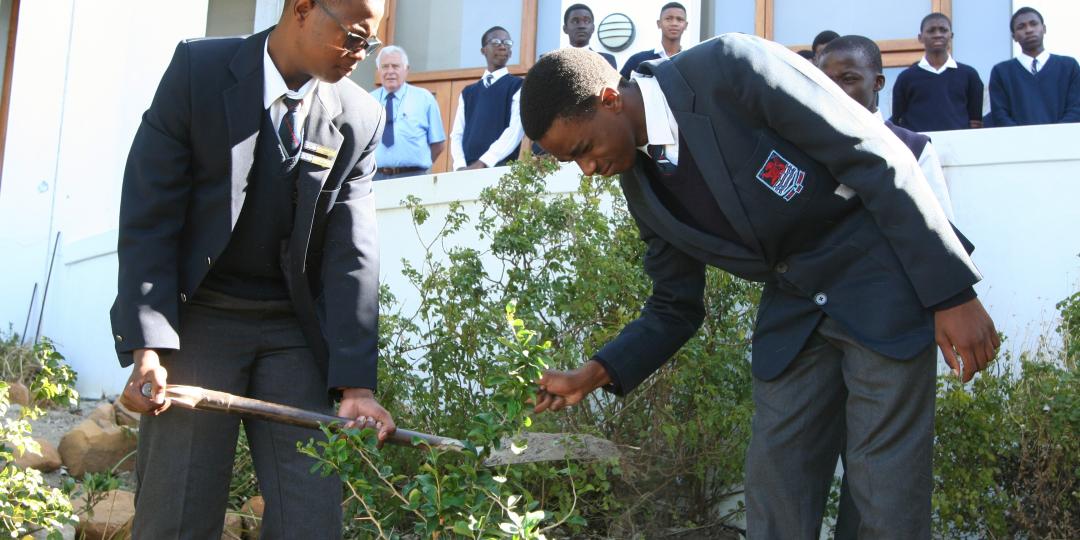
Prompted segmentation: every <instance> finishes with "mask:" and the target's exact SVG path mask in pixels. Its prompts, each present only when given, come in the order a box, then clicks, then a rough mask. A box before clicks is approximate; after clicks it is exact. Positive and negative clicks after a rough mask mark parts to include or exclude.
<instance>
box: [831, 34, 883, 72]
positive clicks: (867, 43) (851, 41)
mask: <svg viewBox="0 0 1080 540" xmlns="http://www.w3.org/2000/svg"><path fill="white" fill-rule="evenodd" d="M834 52H850V53H855V54H859V55H862V56H863V58H866V60H867V61H868V62H869V63H870V67H871V68H872V69H873V70H874V72H875V73H881V72H882V67H883V66H882V64H881V49H880V48H879V47H878V45H877V43H874V40H872V39H870V38H868V37H866V36H856V35H851V36H841V37H838V38H836V39H834V40H832V41H830V42H829V44H828V45H826V46H825V48H824V49H822V50H821V57H822V58H824V57H825V56H826V55H828V54H831V53H834Z"/></svg>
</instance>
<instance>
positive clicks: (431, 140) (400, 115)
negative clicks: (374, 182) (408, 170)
mask: <svg viewBox="0 0 1080 540" xmlns="http://www.w3.org/2000/svg"><path fill="white" fill-rule="evenodd" d="M371 95H372V96H373V97H374V98H375V99H377V100H379V103H380V104H381V105H382V106H383V109H384V110H385V109H386V95H387V91H386V89H385V88H382V87H379V88H376V89H375V90H372V91H371ZM389 120H390V119H389V118H387V121H388V123H387V128H388V129H389ZM445 140H446V133H445V132H444V131H443V123H442V116H440V115H439V105H438V103H436V102H435V96H433V95H431V92H428V91H427V90H426V89H424V88H420V87H419V86H413V85H411V84H409V83H404V84H402V85H401V88H398V90H397V92H394V145H393V146H390V147H386V146H384V145H383V144H382V141H379V147H378V148H376V149H375V163H376V164H377V165H378V166H379V167H421V168H424V169H430V168H431V146H430V145H432V144H435V143H439V142H443V141H445Z"/></svg>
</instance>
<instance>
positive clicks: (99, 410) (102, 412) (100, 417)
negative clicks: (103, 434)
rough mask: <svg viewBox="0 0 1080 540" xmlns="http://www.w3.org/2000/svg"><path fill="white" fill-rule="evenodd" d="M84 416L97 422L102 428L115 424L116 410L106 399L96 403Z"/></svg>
mask: <svg viewBox="0 0 1080 540" xmlns="http://www.w3.org/2000/svg"><path fill="white" fill-rule="evenodd" d="M86 417H87V418H88V419H90V420H93V421H95V422H97V424H98V425H99V426H101V427H103V428H107V427H109V426H113V425H116V412H115V411H114V410H113V406H112V403H109V402H108V401H106V402H104V403H102V404H101V405H98V406H97V407H96V408H95V409H94V410H92V411H90V414H89V415H87V416H86Z"/></svg>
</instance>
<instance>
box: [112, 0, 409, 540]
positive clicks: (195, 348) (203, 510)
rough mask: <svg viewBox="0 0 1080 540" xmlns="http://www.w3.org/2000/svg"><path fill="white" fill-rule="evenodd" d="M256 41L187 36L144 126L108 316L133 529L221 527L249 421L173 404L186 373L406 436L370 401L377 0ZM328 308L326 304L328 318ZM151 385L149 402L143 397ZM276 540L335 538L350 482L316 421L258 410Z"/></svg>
mask: <svg viewBox="0 0 1080 540" xmlns="http://www.w3.org/2000/svg"><path fill="white" fill-rule="evenodd" d="M285 4H286V7H285V9H284V11H283V13H282V15H281V19H280V21H279V22H278V24H277V26H275V27H273V28H271V29H268V30H266V31H263V32H260V33H258V34H255V35H253V36H250V37H248V38H224V39H199V40H192V41H185V42H182V43H180V44H179V45H178V46H177V48H176V52H175V53H174V56H173V59H172V62H171V63H170V64H169V66H168V68H167V69H166V71H165V74H164V76H163V77H162V79H161V82H160V84H159V86H158V89H157V93H156V95H155V96H154V99H153V102H152V103H151V104H150V108H149V109H148V110H147V111H146V113H145V114H144V115H143V118H142V124H141V125H140V127H139V130H138V132H137V133H136V135H135V139H134V141H133V142H132V145H131V151H130V154H129V156H128V162H127V168H126V170H125V173H124V183H123V189H122V191H121V203H120V229H119V241H118V257H119V276H118V287H117V297H116V301H115V303H114V304H113V308H112V311H111V319H112V328H113V338H114V340H115V344H116V351H117V353H118V355H119V358H120V364H121V366H125V367H126V366H130V365H133V367H132V372H131V376H130V378H129V380H128V383H127V385H126V387H125V388H124V392H123V394H122V396H121V398H120V399H121V402H122V403H123V404H124V405H126V406H127V407H129V408H131V409H133V410H135V411H137V412H140V413H142V419H141V421H140V427H139V447H138V456H137V459H136V463H137V465H136V471H137V476H138V480H139V483H138V490H137V492H136V507H135V519H134V525H133V529H132V537H133V538H178V537H181V536H182V537H185V538H217V537H220V536H221V532H222V525H223V522H224V516H225V508H226V504H227V502H228V496H229V480H230V475H231V471H232V466H233V455H234V452H235V448H236V440H237V434H238V430H239V428H240V424H241V421H240V420H239V419H238V418H236V417H234V416H227V415H219V414H208V413H205V412H195V411H190V410H185V409H181V408H179V407H177V408H170V407H169V405H170V402H169V400H168V399H167V398H166V395H165V385H166V383H168V384H187V385H196V386H202V387H207V388H212V389H215V390H223V391H226V392H230V393H234V394H240V395H244V396H249V397H253V398H257V399H263V400H267V401H272V402H277V403H282V404H285V405H291V406H294V407H300V408H303V409H308V410H314V411H319V412H323V413H330V412H333V410H332V402H333V401H334V400H336V399H339V400H340V404H339V405H338V407H337V411H336V412H337V414H338V415H340V416H344V417H347V418H351V419H354V423H363V424H369V425H371V426H374V427H376V428H377V430H378V433H379V437H380V439H385V438H386V436H388V435H389V434H390V433H392V432H393V430H394V421H393V419H392V418H391V415H390V414H389V413H388V412H387V411H386V410H385V409H384V408H383V407H382V406H380V405H379V403H378V402H377V401H376V400H375V398H374V397H373V393H374V391H375V386H376V371H377V370H376V353H377V325H378V304H377V297H378V288H379V283H378V271H379V258H378V239H377V237H376V233H375V206H374V199H373V197H372V192H371V190H372V176H373V175H374V174H375V149H376V146H377V145H378V142H379V140H380V136H381V133H382V129H383V108H382V107H380V106H379V103H378V102H377V101H375V99H373V98H372V97H371V96H370V95H369V94H368V93H367V92H365V91H364V90H362V89H360V88H359V87H358V86H356V85H355V84H354V83H353V82H352V81H350V80H348V79H347V78H346V77H347V75H348V74H349V73H351V72H352V71H353V69H354V68H355V67H356V65H357V63H358V62H360V61H362V60H364V59H365V58H366V57H367V56H370V55H371V54H372V52H373V51H374V50H375V49H376V48H377V47H378V41H377V40H376V39H375V37H374V36H375V34H376V31H377V30H378V26H379V23H380V21H381V19H382V16H383V3H382V2H381V1H380V0H318V1H316V0H289V1H287V2H285ZM317 314H318V315H317ZM144 395H149V396H150V397H144ZM243 425H244V429H245V431H246V433H247V436H248V440H249V441H250V444H251V451H252V456H253V458H254V464H255V470H256V474H257V475H258V479H259V488H260V492H261V493H262V495H263V497H264V498H265V501H266V510H265V513H264V515H263V521H262V534H263V535H264V537H266V538H316V537H317V538H339V537H340V536H341V520H342V516H341V493H342V492H341V484H340V481H339V479H338V478H337V477H336V476H334V475H331V476H327V477H322V476H321V475H318V474H311V473H309V470H310V468H311V466H312V464H313V461H312V460H311V459H309V458H307V457H304V456H302V455H300V454H299V453H297V452H296V444H297V443H298V442H300V441H307V440H308V439H309V438H310V437H311V436H312V433H311V432H310V431H305V430H303V429H300V428H294V427H291V426H284V425H280V424H271V423H268V422H261V421H248V420H244V421H243Z"/></svg>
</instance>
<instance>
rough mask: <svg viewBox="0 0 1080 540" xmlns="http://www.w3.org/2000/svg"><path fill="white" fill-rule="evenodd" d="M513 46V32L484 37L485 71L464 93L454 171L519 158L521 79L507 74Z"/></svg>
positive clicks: (454, 139) (454, 132) (453, 136)
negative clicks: (511, 33) (511, 37)
mask: <svg viewBox="0 0 1080 540" xmlns="http://www.w3.org/2000/svg"><path fill="white" fill-rule="evenodd" d="M513 46H514V42H513V40H511V39H510V33H509V32H508V31H507V30H506V29H505V28H503V27H501V26H493V27H491V28H489V29H488V30H487V31H486V32H484V35H483V36H482V37H481V38H480V54H483V55H484V59H485V60H487V69H486V70H485V71H484V75H483V76H482V77H480V80H479V81H477V82H475V83H473V84H470V85H469V86H466V87H465V88H464V89H463V90H462V91H461V95H460V96H458V106H457V113H456V114H454V125H453V127H452V128H451V129H450V157H451V159H452V160H453V162H454V163H453V166H454V170H455V171H461V170H466V169H483V168H485V167H497V166H500V165H505V164H506V162H508V161H510V160H513V159H517V157H518V151H519V150H520V147H521V138H522V137H523V136H524V133H525V132H524V131H523V130H522V129H521V118H520V111H519V107H518V100H519V98H520V97H521V78H520V77H515V76H513V75H511V74H510V72H509V70H507V69H506V63H507V62H508V61H509V60H510V54H511V52H512V48H513Z"/></svg>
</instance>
